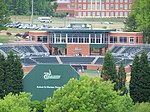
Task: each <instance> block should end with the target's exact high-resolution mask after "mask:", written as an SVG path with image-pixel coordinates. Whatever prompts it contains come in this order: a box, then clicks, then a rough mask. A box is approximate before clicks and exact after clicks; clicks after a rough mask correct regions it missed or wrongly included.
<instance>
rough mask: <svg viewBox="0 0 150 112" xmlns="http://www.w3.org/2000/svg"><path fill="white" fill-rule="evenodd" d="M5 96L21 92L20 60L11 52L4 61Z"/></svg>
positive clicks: (21, 72)
mask: <svg viewBox="0 0 150 112" xmlns="http://www.w3.org/2000/svg"><path fill="white" fill-rule="evenodd" d="M5 68H6V79H5V80H6V94H8V93H10V92H12V93H14V94H17V93H19V92H22V90H23V84H22V78H23V75H24V73H23V70H22V65H21V60H20V58H19V57H18V56H17V55H15V54H13V52H12V51H10V52H9V54H8V57H7V60H6V67H5Z"/></svg>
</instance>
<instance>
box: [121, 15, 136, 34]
mask: <svg viewBox="0 0 150 112" xmlns="http://www.w3.org/2000/svg"><path fill="white" fill-rule="evenodd" d="M135 18H136V16H135V14H133V13H131V14H129V16H128V18H127V19H126V20H125V21H124V24H125V30H126V31H128V32H134V31H136V29H137V27H138V26H137V23H136V20H135Z"/></svg>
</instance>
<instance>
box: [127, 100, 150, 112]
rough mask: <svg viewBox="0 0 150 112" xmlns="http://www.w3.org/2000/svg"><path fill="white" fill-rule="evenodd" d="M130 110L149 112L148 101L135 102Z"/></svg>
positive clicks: (149, 105) (149, 104)
mask: <svg viewBox="0 0 150 112" xmlns="http://www.w3.org/2000/svg"><path fill="white" fill-rule="evenodd" d="M130 112H150V103H149V102H146V103H144V102H143V103H136V104H135V105H134V106H133V108H132V111H130Z"/></svg>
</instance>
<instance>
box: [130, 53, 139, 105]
mask: <svg viewBox="0 0 150 112" xmlns="http://www.w3.org/2000/svg"><path fill="white" fill-rule="evenodd" d="M139 60H140V59H139V57H138V56H137V55H135V57H134V60H133V64H132V67H131V80H130V85H129V89H130V96H131V98H132V100H133V102H137V101H138V96H139V87H138V83H139V73H140V66H139V65H140V61H139Z"/></svg>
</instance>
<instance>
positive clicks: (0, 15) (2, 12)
mask: <svg viewBox="0 0 150 112" xmlns="http://www.w3.org/2000/svg"><path fill="white" fill-rule="evenodd" d="M9 21H10V19H9V12H8V10H7V8H6V5H5V4H4V0H0V31H1V30H6V29H7V27H5V26H4V25H5V24H6V23H8V22H9Z"/></svg>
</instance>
